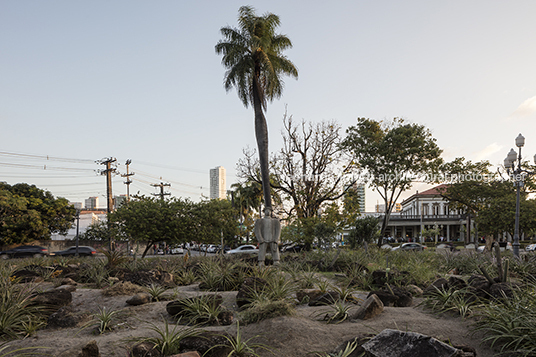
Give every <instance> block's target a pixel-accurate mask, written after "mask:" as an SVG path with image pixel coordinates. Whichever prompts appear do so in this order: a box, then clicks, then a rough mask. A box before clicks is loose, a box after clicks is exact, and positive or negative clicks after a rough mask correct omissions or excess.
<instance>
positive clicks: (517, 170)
mask: <svg viewBox="0 0 536 357" xmlns="http://www.w3.org/2000/svg"><path fill="white" fill-rule="evenodd" d="M524 145H525V138H524V137H523V135H521V134H519V135H518V136H517V138H516V146H517V147H518V148H519V155H518V154H517V153H516V152H515V150H514V149H510V152H509V153H508V155H507V156H506V158H505V159H504V167H505V168H506V172H508V175H510V176H511V177H512V178H513V180H514V187H515V188H516V215H515V223H514V244H512V246H513V248H514V256H515V257H516V258H519V245H520V244H519V196H520V191H521V187H523V184H524V183H523V181H524V178H525V176H526V175H529V174H533V173H532V172H529V171H527V170H523V169H522V168H521V148H522V147H523V146H524ZM516 161H517V167H516ZM534 162H535V163H536V155H534Z"/></svg>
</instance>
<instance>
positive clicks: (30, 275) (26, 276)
mask: <svg viewBox="0 0 536 357" xmlns="http://www.w3.org/2000/svg"><path fill="white" fill-rule="evenodd" d="M11 278H13V279H16V280H18V281H19V282H20V283H30V282H32V281H33V282H42V281H44V279H43V278H42V277H41V275H39V274H38V273H37V272H36V271H34V270H28V269H20V270H17V271H16V272H14V273H13V275H12V276H11Z"/></svg>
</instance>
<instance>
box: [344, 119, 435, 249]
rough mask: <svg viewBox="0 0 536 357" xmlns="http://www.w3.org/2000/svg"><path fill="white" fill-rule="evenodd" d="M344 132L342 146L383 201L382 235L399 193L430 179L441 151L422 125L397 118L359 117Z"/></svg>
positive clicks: (432, 178) (379, 242)
mask: <svg viewBox="0 0 536 357" xmlns="http://www.w3.org/2000/svg"><path fill="white" fill-rule="evenodd" d="M346 133H347V136H346V138H345V139H344V140H343V143H342V146H343V147H344V148H345V149H346V150H347V151H348V152H349V153H350V154H351V155H352V156H353V158H354V160H355V163H356V164H357V165H358V166H359V167H360V168H361V169H364V170H365V174H366V178H367V181H368V183H369V185H370V186H371V187H372V188H373V189H375V190H376V191H377V192H378V193H379V194H380V196H381V197H382V198H383V200H384V203H385V215H384V218H383V221H382V228H381V235H382V236H383V234H384V232H385V229H386V228H387V225H388V223H389V218H390V215H391V212H392V210H393V207H394V205H395V204H396V201H397V200H398V198H399V197H400V194H401V193H402V192H403V191H405V190H407V189H409V188H410V187H411V185H412V181H414V180H416V179H417V178H419V179H422V180H423V181H426V182H432V181H433V180H434V178H435V176H434V174H435V173H437V172H438V170H439V167H440V165H441V164H442V159H441V158H440V155H441V152H442V150H441V149H440V148H439V147H438V146H437V144H436V139H435V138H434V137H433V136H432V133H431V132H430V130H429V129H427V128H426V127H425V126H424V125H420V124H413V123H407V122H405V121H404V120H402V119H398V118H395V119H394V120H393V121H392V122H389V123H382V122H380V121H376V120H372V119H366V118H359V119H358V120H357V125H355V126H351V127H349V128H348V129H347V130H346ZM378 244H379V245H381V240H379V241H378Z"/></svg>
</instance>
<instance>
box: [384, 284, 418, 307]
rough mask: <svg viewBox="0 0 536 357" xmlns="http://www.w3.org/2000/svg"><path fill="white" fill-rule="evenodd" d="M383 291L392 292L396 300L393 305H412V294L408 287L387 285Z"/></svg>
mask: <svg viewBox="0 0 536 357" xmlns="http://www.w3.org/2000/svg"><path fill="white" fill-rule="evenodd" d="M384 291H388V292H392V293H393V294H394V295H395V296H396V297H398V300H396V301H395V304H394V306H395V307H410V306H411V305H413V295H412V294H411V292H410V291H409V289H406V288H403V287H398V286H388V287H387V288H384Z"/></svg>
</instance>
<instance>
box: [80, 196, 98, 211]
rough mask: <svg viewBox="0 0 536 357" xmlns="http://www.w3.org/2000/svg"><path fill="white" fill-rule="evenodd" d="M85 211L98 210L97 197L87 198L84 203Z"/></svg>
mask: <svg viewBox="0 0 536 357" xmlns="http://www.w3.org/2000/svg"><path fill="white" fill-rule="evenodd" d="M84 208H85V209H97V208H99V197H89V198H86V199H85V201H84Z"/></svg>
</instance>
